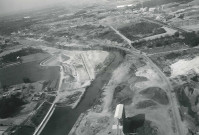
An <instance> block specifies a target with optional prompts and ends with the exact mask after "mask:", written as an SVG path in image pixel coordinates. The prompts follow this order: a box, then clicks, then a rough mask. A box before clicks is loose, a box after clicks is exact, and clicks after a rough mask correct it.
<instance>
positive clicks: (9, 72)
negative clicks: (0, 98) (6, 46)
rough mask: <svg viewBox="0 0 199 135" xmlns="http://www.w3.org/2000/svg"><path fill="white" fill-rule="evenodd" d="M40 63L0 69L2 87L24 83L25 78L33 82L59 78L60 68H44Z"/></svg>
mask: <svg viewBox="0 0 199 135" xmlns="http://www.w3.org/2000/svg"><path fill="white" fill-rule="evenodd" d="M40 62H41V60H39V61H33V62H28V63H22V64H19V65H15V66H10V67H7V68H3V69H0V84H1V86H0V87H3V86H4V85H7V86H9V85H15V84H19V83H23V78H24V77H28V78H29V79H30V80H31V81H32V82H35V81H40V80H54V79H57V78H59V67H42V66H40Z"/></svg>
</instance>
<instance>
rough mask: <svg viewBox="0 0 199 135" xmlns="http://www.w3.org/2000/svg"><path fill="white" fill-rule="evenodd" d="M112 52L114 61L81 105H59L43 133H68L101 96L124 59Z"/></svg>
mask: <svg viewBox="0 0 199 135" xmlns="http://www.w3.org/2000/svg"><path fill="white" fill-rule="evenodd" d="M111 53H114V55H115V59H114V61H113V62H112V63H111V64H110V65H109V66H108V67H107V68H106V69H105V70H104V72H103V73H101V74H99V75H97V77H96V79H95V80H94V81H93V82H92V84H91V85H90V86H89V87H87V89H86V93H85V95H84V98H82V100H81V102H80V103H79V105H78V106H77V107H76V108H75V109H71V108H69V107H65V108H60V107H57V108H56V109H55V112H54V113H53V115H52V116H51V118H50V120H49V121H48V123H47V125H46V126H45V128H44V129H43V131H42V133H41V135H67V134H68V133H69V132H70V130H71V129H72V127H73V125H74V124H75V122H76V120H77V119H78V117H79V116H80V114H81V113H83V112H86V111H87V110H88V109H90V108H91V106H92V105H93V103H94V102H95V101H96V100H98V99H99V98H100V96H101V94H100V93H101V91H102V88H103V86H104V85H105V84H107V83H108V82H109V80H110V78H111V75H112V72H113V71H114V70H115V69H116V68H117V67H118V66H119V65H120V63H121V62H122V60H123V56H122V55H121V54H120V53H119V52H116V51H114V52H111Z"/></svg>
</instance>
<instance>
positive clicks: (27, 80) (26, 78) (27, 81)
mask: <svg viewBox="0 0 199 135" xmlns="http://www.w3.org/2000/svg"><path fill="white" fill-rule="evenodd" d="M23 82H24V83H31V80H30V79H29V78H28V77H24V78H23Z"/></svg>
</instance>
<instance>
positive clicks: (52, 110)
mask: <svg viewBox="0 0 199 135" xmlns="http://www.w3.org/2000/svg"><path fill="white" fill-rule="evenodd" d="M54 57H55V56H52V57H51V58H50V59H52V58H54ZM48 60H49V59H47V60H45V61H43V62H41V63H40V65H41V66H46V65H45V64H44V63H45V62H47V61H48ZM63 78H64V70H63V67H62V66H60V79H59V86H58V90H57V96H56V98H55V100H54V102H53V103H52V105H51V107H50V109H49V110H48V112H47V114H46V115H45V117H44V119H43V120H42V122H41V123H40V124H39V126H38V127H37V128H36V130H35V132H34V134H33V135H40V134H41V132H42V130H43V129H44V127H45V126H46V124H47V123H48V120H49V119H50V117H51V116H52V114H53V112H54V110H55V104H56V103H57V102H58V101H59V97H60V90H61V85H62V80H63Z"/></svg>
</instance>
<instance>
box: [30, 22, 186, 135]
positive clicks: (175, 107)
mask: <svg viewBox="0 0 199 135" xmlns="http://www.w3.org/2000/svg"><path fill="white" fill-rule="evenodd" d="M110 27H111V26H110ZM111 29H113V30H114V31H115V32H116V33H117V34H118V35H120V37H121V38H123V39H124V40H125V41H127V42H128V43H129V46H130V47H131V49H129V48H125V47H120V46H112V45H104V47H110V48H117V49H120V50H123V51H125V52H127V53H131V54H134V55H137V56H140V57H143V58H144V59H145V60H146V61H147V62H148V63H149V64H150V65H151V67H152V68H153V69H154V70H155V71H157V73H158V74H159V76H160V77H161V78H162V79H163V80H164V81H165V83H166V84H167V85H168V90H167V93H168V97H169V100H170V102H171V109H172V112H173V119H174V122H175V126H176V135H185V133H184V130H183V128H182V127H183V126H182V122H181V118H180V114H179V110H178V104H177V100H176V97H175V94H173V93H172V91H173V87H172V85H171V83H170V81H169V80H168V78H167V77H166V76H165V75H164V73H163V72H162V71H161V69H160V68H159V67H157V66H156V65H155V64H154V63H153V61H152V60H151V59H150V58H149V57H148V56H147V54H145V53H140V51H139V50H137V49H135V48H132V46H131V44H130V43H131V41H130V40H129V39H128V38H126V37H125V36H124V35H122V34H121V33H120V32H118V31H117V30H116V29H114V28H113V27H111ZM82 48H87V49H91V50H93V48H92V47H89V46H88V47H85V46H84V47H82ZM60 68H61V71H60V83H59V88H58V92H57V93H58V95H59V90H60V88H61V83H62V79H63V68H62V66H61V67H60ZM58 97H59V96H57V98H56V100H55V101H54V102H53V105H54V104H55V103H56V102H57V101H58ZM47 116H48V114H47ZM49 117H50V115H49ZM49 117H47V118H46V117H45V118H46V119H47V120H48V119H49ZM42 122H43V124H42V123H41V124H40V125H41V126H40V130H39V132H37V134H34V135H39V134H40V133H41V131H42V129H43V127H44V126H45V124H46V123H47V122H45V120H44V121H42ZM41 127H42V128H41ZM38 129H39V128H38Z"/></svg>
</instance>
